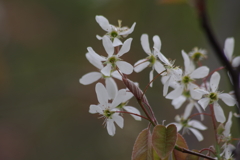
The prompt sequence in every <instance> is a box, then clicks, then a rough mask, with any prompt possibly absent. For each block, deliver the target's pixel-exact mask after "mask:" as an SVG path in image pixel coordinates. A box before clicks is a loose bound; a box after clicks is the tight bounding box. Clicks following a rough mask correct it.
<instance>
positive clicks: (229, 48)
mask: <svg viewBox="0 0 240 160" xmlns="http://www.w3.org/2000/svg"><path fill="white" fill-rule="evenodd" d="M233 49H234V38H232V37H231V38H227V39H226V40H225V43H224V53H225V55H226V57H227V58H228V60H229V61H231V60H232V54H233Z"/></svg>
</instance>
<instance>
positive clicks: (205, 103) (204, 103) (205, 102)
mask: <svg viewBox="0 0 240 160" xmlns="http://www.w3.org/2000/svg"><path fill="white" fill-rule="evenodd" d="M209 102H210V98H202V99H200V100H199V101H198V103H199V104H200V105H201V106H202V108H203V110H205V109H206V107H207V106H208V104H209Z"/></svg>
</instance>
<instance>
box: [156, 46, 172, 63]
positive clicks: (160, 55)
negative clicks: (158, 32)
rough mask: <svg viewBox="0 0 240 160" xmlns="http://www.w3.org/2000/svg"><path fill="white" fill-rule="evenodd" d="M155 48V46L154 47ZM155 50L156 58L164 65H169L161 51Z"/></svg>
mask: <svg viewBox="0 0 240 160" xmlns="http://www.w3.org/2000/svg"><path fill="white" fill-rule="evenodd" d="M154 49H155V48H154ZM156 51H157V55H158V58H159V59H160V60H161V61H162V62H163V63H164V64H166V65H169V66H171V63H170V62H169V60H168V59H167V58H166V57H165V56H164V55H163V54H162V53H161V52H159V51H158V50H156Z"/></svg>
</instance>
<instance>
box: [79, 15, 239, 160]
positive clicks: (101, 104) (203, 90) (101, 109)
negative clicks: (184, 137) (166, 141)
mask: <svg viewBox="0 0 240 160" xmlns="http://www.w3.org/2000/svg"><path fill="white" fill-rule="evenodd" d="M96 21H97V23H98V24H99V25H100V27H101V28H102V29H103V30H105V31H106V32H107V33H106V34H105V35H103V36H102V37H100V36H98V35H97V38H98V39H99V40H101V41H102V45H103V47H104V49H105V51H106V56H103V55H99V54H97V53H96V52H95V51H94V50H93V49H92V48H91V47H88V48H87V50H88V52H87V53H86V58H87V59H88V61H89V62H90V63H91V64H92V65H94V66H95V67H96V68H97V70H98V71H95V72H90V73H87V74H85V75H83V76H82V78H80V80H79V81H80V83H81V84H83V85H88V84H92V83H94V82H96V81H98V80H99V79H104V80H105V85H103V84H102V83H97V84H96V87H95V91H96V94H97V99H98V104H96V105H90V109H89V112H90V113H92V114H95V113H98V114H100V115H101V116H102V117H104V118H105V121H104V122H105V124H106V126H107V131H108V133H109V135H111V136H113V135H114V134H115V131H116V128H115V123H116V124H117V125H118V126H119V127H120V128H123V126H124V123H123V122H124V119H123V114H124V113H128V114H131V115H132V116H133V118H134V119H135V120H141V118H144V119H147V120H149V122H150V123H151V124H152V125H153V126H154V125H157V124H158V123H157V120H156V117H155V116H154V113H153V110H152V107H151V106H150V105H149V104H148V101H147V99H146V97H145V95H144V92H142V91H141V90H140V89H138V88H137V87H136V86H135V84H133V83H131V85H134V87H132V88H130V87H129V86H128V85H126V83H125V82H130V80H127V79H126V75H129V74H131V73H132V72H133V71H135V72H137V73H139V72H141V71H142V70H144V69H146V68H147V67H150V68H151V70H150V74H149V81H150V82H149V84H148V85H149V86H150V87H152V86H153V85H152V84H153V81H154V80H155V79H156V78H154V71H156V74H157V76H161V82H162V83H163V96H164V97H165V98H166V99H170V100H172V105H173V106H174V108H175V109H179V108H180V107H181V106H182V105H183V104H185V103H186V104H187V105H186V108H185V111H184V113H183V114H182V115H177V116H176V117H175V120H176V122H172V123H171V124H174V125H175V126H176V127H177V131H180V130H182V134H185V133H190V132H191V133H193V134H194V135H195V136H196V138H197V139H198V141H202V140H203V139H204V137H203V135H202V134H201V132H200V131H199V130H206V129H207V127H206V126H205V125H204V124H203V123H202V122H201V121H203V120H204V115H207V116H211V117H212V120H213V123H214V124H215V123H216V122H219V129H218V135H215V136H216V137H217V139H218V142H217V143H218V145H219V146H221V148H222V153H221V155H224V156H223V157H225V159H230V158H232V155H231V151H232V149H233V145H232V144H231V143H230V142H231V133H230V128H231V125H232V120H231V119H232V112H230V113H229V118H228V121H227V122H226V123H225V121H226V117H225V114H224V110H223V109H222V107H221V106H220V104H219V100H220V99H221V100H222V101H223V102H224V103H225V104H226V105H228V106H234V105H236V100H235V97H234V95H233V94H229V93H223V92H221V91H219V83H220V79H221V76H220V74H219V73H218V72H217V71H218V70H220V68H219V69H216V70H214V71H212V72H210V69H209V68H208V67H207V66H203V65H202V62H200V61H202V60H204V59H206V58H207V52H206V50H204V49H198V48H194V49H193V50H192V51H190V52H189V53H187V52H185V51H184V50H182V51H181V55H182V58H183V61H184V68H182V67H178V66H176V65H175V61H172V60H169V59H168V58H166V57H165V55H164V54H163V53H162V52H161V47H162V42H161V39H160V37H159V36H158V35H155V36H153V38H152V40H153V47H152V48H150V44H149V37H148V35H147V34H142V36H141V38H140V42H141V45H142V48H143V51H144V52H145V53H146V54H147V57H146V58H143V59H140V60H138V61H137V62H136V63H135V64H134V66H132V65H131V64H130V63H128V62H126V61H124V60H123V59H122V56H123V55H124V54H125V53H127V52H129V51H130V48H131V43H132V40H133V38H128V39H126V40H125V41H124V40H123V38H126V37H127V36H128V35H129V34H131V33H132V32H133V30H134V28H135V25H136V23H134V24H133V25H132V27H131V28H128V27H122V26H121V21H119V25H118V26H114V25H112V24H110V23H109V22H108V20H107V19H106V18H105V17H103V16H96ZM233 48H234V39H233V38H228V39H226V41H225V46H224V49H223V50H224V53H225V55H226V57H227V58H228V60H229V61H230V62H231V64H232V66H233V67H237V66H239V64H240V57H235V58H232V54H233ZM157 76H156V77H157ZM113 78H116V79H119V80H123V81H124V83H125V85H126V87H127V88H125V89H120V90H119V89H118V86H117V83H116V82H115V80H114V79H113ZM169 88H171V89H169ZM169 90H170V91H169ZM133 96H135V97H136V98H137V100H138V102H139V104H140V105H141V107H142V109H143V111H144V113H145V114H146V117H144V116H142V115H141V113H140V111H139V110H138V109H137V108H135V107H132V106H128V102H129V100H130V99H131V98H132V97H133ZM142 102H143V104H144V105H145V107H146V108H144V105H143V104H142ZM194 108H196V109H197V111H198V113H194V114H193V113H192V112H193V109H194ZM209 110H210V113H208V111H209ZM198 115H199V116H200V118H201V121H199V120H194V119H193V118H194V117H195V116H198ZM215 121H216V122H215ZM224 123H225V125H224ZM215 128H216V127H215ZM211 151H212V152H213V153H214V154H215V156H218V157H219V156H220V154H218V150H217V149H216V150H214V149H213V150H211Z"/></svg>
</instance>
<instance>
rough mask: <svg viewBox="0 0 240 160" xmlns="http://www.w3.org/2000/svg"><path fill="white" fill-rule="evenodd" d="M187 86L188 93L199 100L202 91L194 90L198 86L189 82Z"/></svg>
mask: <svg viewBox="0 0 240 160" xmlns="http://www.w3.org/2000/svg"><path fill="white" fill-rule="evenodd" d="M188 86H189V90H190V95H191V97H192V98H193V99H195V100H199V99H200V98H202V93H200V92H197V91H196V88H198V86H197V85H196V84H193V83H189V85H188Z"/></svg>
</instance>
